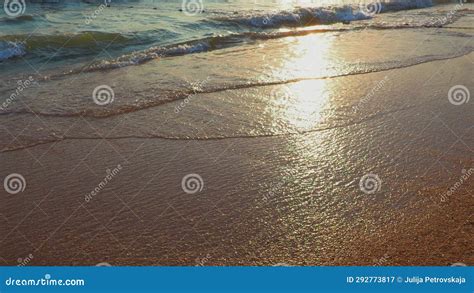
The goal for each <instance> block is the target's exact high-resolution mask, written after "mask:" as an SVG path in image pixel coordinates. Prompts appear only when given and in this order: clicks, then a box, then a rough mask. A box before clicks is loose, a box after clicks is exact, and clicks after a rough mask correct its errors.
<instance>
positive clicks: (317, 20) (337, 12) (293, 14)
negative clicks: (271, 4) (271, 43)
mask: <svg viewBox="0 0 474 293" xmlns="http://www.w3.org/2000/svg"><path fill="white" fill-rule="evenodd" d="M432 5H433V3H432V1H431V0H417V1H414V2H411V1H410V2H390V3H381V2H376V3H368V4H362V5H360V6H350V5H345V6H340V7H306V8H302V7H298V8H296V9H294V10H284V11H274V12H257V13H256V12H237V13H236V12H233V13H231V14H229V15H224V16H221V15H217V16H213V17H211V18H210V19H211V21H219V22H223V23H230V24H237V25H242V26H247V27H252V28H264V29H265V28H281V27H304V26H312V25H318V24H331V23H337V22H343V23H346V22H351V21H357V20H365V19H370V18H372V17H373V16H374V15H375V14H376V13H384V12H389V11H399V10H407V9H415V8H424V7H429V6H432Z"/></svg>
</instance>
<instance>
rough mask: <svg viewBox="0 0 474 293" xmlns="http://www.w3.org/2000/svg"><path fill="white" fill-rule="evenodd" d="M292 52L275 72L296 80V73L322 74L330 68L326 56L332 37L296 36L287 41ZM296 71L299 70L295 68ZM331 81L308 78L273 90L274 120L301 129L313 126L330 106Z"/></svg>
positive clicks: (303, 74)
mask: <svg viewBox="0 0 474 293" xmlns="http://www.w3.org/2000/svg"><path fill="white" fill-rule="evenodd" d="M288 42H289V43H290V45H289V52H292V53H291V54H290V55H289V57H288V58H287V59H285V60H284V61H283V62H282V63H281V66H280V67H279V68H276V69H274V75H275V76H279V77H284V76H285V75H286V78H285V79H293V78H295V76H319V75H321V74H324V73H325V72H326V71H327V68H328V67H329V65H330V64H329V62H330V61H328V60H330V58H328V57H327V56H328V55H329V53H330V50H331V47H332V38H328V37H324V36H322V35H315V36H313V37H306V38H294V39H290V40H289V41H288ZM295 70H296V71H295ZM327 82H328V80H325V79H319V80H308V81H302V82H295V83H289V84H286V85H282V86H280V87H278V88H277V89H276V90H274V91H273V93H272V96H273V100H274V101H272V105H270V107H273V109H274V111H273V112H274V114H275V116H274V117H275V119H278V120H283V121H286V122H287V123H288V124H290V125H292V126H294V127H295V128H296V130H298V131H307V130H310V129H312V128H314V127H315V126H316V125H317V124H318V123H319V122H320V121H321V119H322V111H323V110H324V109H325V108H326V107H328V106H329V105H328V100H329V99H328V97H329V94H330V91H329V90H328V87H327Z"/></svg>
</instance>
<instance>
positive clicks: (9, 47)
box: [0, 41, 26, 62]
mask: <svg viewBox="0 0 474 293" xmlns="http://www.w3.org/2000/svg"><path fill="white" fill-rule="evenodd" d="M25 54H26V50H25V44H23V43H20V42H18V43H16V42H10V41H0V62H1V61H3V60H7V59H10V58H14V57H19V56H23V55H25Z"/></svg>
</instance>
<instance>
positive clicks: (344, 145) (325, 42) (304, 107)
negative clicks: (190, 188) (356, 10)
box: [0, 2, 474, 265]
mask: <svg viewBox="0 0 474 293" xmlns="http://www.w3.org/2000/svg"><path fill="white" fill-rule="evenodd" d="M133 3H134V4H130V3H126V4H125V3H124V4H116V5H115V4H113V5H112V7H111V8H110V9H111V10H109V11H118V10H120V9H122V10H123V13H124V14H125V13H128V14H127V17H126V19H134V20H135V21H128V22H124V23H120V22H118V23H116V22H112V23H110V25H108V26H107V25H106V24H107V22H108V21H109V20H110V19H113V17H116V18H117V20H121V19H123V18H121V17H119V16H118V14H112V13H111V14H110V15H107V18H103V19H101V18H100V17H97V18H96V20H97V21H98V22H101V25H98V24H97V23H95V22H94V25H96V26H97V27H96V28H97V31H95V32H94V33H93V34H92V35H91V34H89V33H85V31H86V30H87V31H89V30H90V28H89V27H86V26H85V25H84V26H79V25H78V24H79V22H81V21H84V17H85V15H89V14H87V13H83V12H82V11H83V6H86V7H89V6H88V5H86V4H75V5H77V6H74V5H72V6H68V5H66V8H64V7H61V8H60V9H53V8H45V11H48V9H51V11H50V12H45V15H49V16H48V17H46V19H49V21H51V23H53V22H52V21H53V20H54V21H55V22H58V23H61V25H59V26H57V28H58V29H60V31H59V33H58V32H56V31H55V29H54V28H53V26H52V25H51V26H48V25H45V26H44V27H41V28H39V29H44V31H43V32H44V34H45V35H46V34H47V35H54V36H55V37H54V38H51V39H49V40H48V41H46V42H45V41H44V39H42V34H39V33H38V34H36V33H35V34H34V36H32V38H31V39H30V42H31V46H32V48H33V50H31V51H26V53H25V54H24V55H23V56H21V57H20V56H18V57H17V58H8V59H7V60H4V62H2V63H0V66H2V72H1V75H2V82H3V84H2V86H1V87H0V96H1V98H2V99H4V101H5V102H7V103H6V104H5V102H4V103H2V104H1V105H2V109H1V111H0V122H1V123H0V125H1V127H0V137H1V139H0V149H1V152H0V158H1V162H2V167H1V168H0V171H1V173H0V176H1V178H4V177H5V176H6V175H8V174H10V173H13V172H15V173H19V174H22V175H23V176H24V177H25V178H26V189H25V191H24V192H23V193H20V194H17V195H11V194H7V193H5V192H4V190H3V189H0V192H1V195H2V196H1V197H0V202H1V204H0V214H1V215H2V217H0V229H1V230H0V231H1V233H0V234H1V235H4V236H3V238H2V239H1V243H0V257H1V258H0V261H2V262H3V263H4V264H6V265H16V264H17V259H18V258H20V257H24V256H26V255H28V254H29V253H32V254H33V255H34V260H33V262H32V263H31V264H37V265H39V264H49V265H52V264H56V265H94V264H97V263H100V262H104V261H105V262H110V263H111V264H112V265H200V264H202V263H203V262H204V265H272V264H277V263H286V264H289V265H450V264H452V263H457V262H463V263H466V264H472V263H474V252H473V250H472V245H471V243H470V240H471V238H472V237H471V235H472V229H473V222H472V206H473V205H472V200H473V198H472V195H471V194H470V193H472V186H473V185H472V181H468V182H466V183H465V184H463V185H462V186H461V187H460V188H459V189H458V190H456V192H455V193H453V195H451V196H449V197H448V198H447V200H444V201H442V200H441V196H442V195H446V191H447V190H448V189H449V188H451V187H452V186H453V185H454V184H456V182H458V181H459V178H460V176H462V174H465V173H466V172H467V171H466V170H470V168H473V167H474V166H473V163H474V161H473V156H472V154H473V153H472V149H473V146H474V141H473V138H474V135H473V134H474V133H473V130H474V128H473V125H474V120H473V119H474V118H473V116H472V110H473V104H472V100H471V103H467V102H466V103H463V104H462V105H458V106H455V105H453V104H452V103H450V102H449V99H448V92H449V90H450V88H452V87H453V86H455V85H464V86H466V87H467V88H469V89H472V88H473V86H474V85H473V80H472V76H473V73H474V72H473V67H472V63H471V60H472V58H473V53H472V50H473V47H472V46H473V45H472V33H473V31H472V29H473V26H472V24H473V14H472V10H471V9H472V4H464V6H463V9H457V8H456V6H455V5H437V6H433V7H429V8H424V9H416V10H403V11H386V12H385V13H381V14H377V15H375V16H374V17H373V18H368V19H365V20H359V21H353V22H351V23H350V24H342V23H330V24H321V25H314V23H310V24H311V25H310V26H305V25H302V26H300V27H295V26H294V23H295V22H294V19H295V18H294V15H291V16H290V17H288V15H287V14H286V12H281V11H282V9H280V8H278V9H275V8H274V7H267V8H265V7H264V8H262V11H264V12H263V13H264V14H265V15H267V14H268V13H267V12H266V11H272V13H273V14H271V15H276V16H273V17H268V15H267V17H265V15H264V16H261V15H260V14H258V13H260V12H251V15H247V13H250V12H242V10H241V9H240V8H239V9H238V13H237V14H235V13H234V11H235V5H241V4H240V2H237V3H231V4H225V5H224V4H222V3H210V4H209V5H210V7H207V6H206V8H205V11H206V12H205V13H203V14H199V15H198V16H197V17H195V18H193V17H191V18H192V20H191V19H189V18H188V17H187V16H186V17H185V16H183V15H182V13H181V14H180V13H179V11H176V9H177V8H178V9H179V5H177V4H176V3H172V2H169V3H168V2H167V3H166V4H159V5H163V7H170V8H169V9H168V11H169V13H168V12H164V11H165V8H163V10H160V9H157V10H153V9H150V6H149V5H151V4H150V3H142V2H133ZM120 5H123V6H124V7H121V6H120ZM130 5H133V6H134V7H137V10H138V11H139V12H136V14H135V13H133V12H131V11H133V10H130V9H131V8H130V9H129V8H125V6H130ZM156 5H158V4H156ZM213 5H214V6H213ZM119 6H120V7H119ZM142 6H143V7H142ZM224 6H225V7H224ZM94 7H96V6H95V5H92V7H90V8H88V9H89V10H88V12H89V13H90V12H91V11H92V9H94ZM160 7H161V6H160ZM76 8H77V9H76ZM112 9H113V10H112ZM213 9H215V10H218V11H219V13H216V12H214V10H213ZM265 9H268V10H265ZM285 9H288V8H285ZM285 9H283V10H285ZM289 9H290V10H292V9H291V8H289ZM274 10H277V11H276V13H274ZM78 11H81V12H80V13H79V12H78ZM104 11H106V10H104ZM227 11H230V14H229V13H228V14H226V12H227ZM297 11H299V12H300V13H301V10H297ZM333 11H335V10H333ZM344 11H345V12H344V13H343V15H344V17H345V16H346V15H347V14H346V10H344ZM450 11H455V14H454V16H453V17H450V18H449V19H444V18H443V17H444V16H446V15H448V14H449V13H450ZM28 13H29V12H28ZM104 13H107V12H104ZM154 13H163V14H166V15H167V16H168V17H169V19H167V20H166V17H164V16H163V17H162V18H159V19H157V18H154V17H152V16H150V17H149V18H147V17H146V15H147V14H151V15H153V14H154ZM63 14H64V15H63ZM137 15H139V16H137ZM223 15H224V17H225V18H226V19H225V20H223V19H222V17H223ZM236 15H237V16H236ZM326 15H327V14H326ZM35 17H36V16H34V18H33V20H28V19H26V20H21V23H18V24H15V25H16V26H17V28H21V27H22V26H25V27H26V26H28V25H32V23H34V22H35V21H37V20H36V18H35ZM38 19H41V17H39V18H38ZM163 19H165V20H163ZM277 19H283V20H282V21H281V22H280V25H278V26H279V27H275V22H276V21H277ZM142 20H143V21H142ZM264 20H266V21H267V22H266V23H265V24H264V27H262V24H263V21H264ZM28 21H29V22H30V23H29V24H28ZM154 21H155V22H154ZM166 21H169V22H170V23H173V25H174V27H173V26H170V25H169V24H166ZM260 21H261V22H260ZM272 21H273V22H272ZM159 22H163V23H159ZM236 22H238V23H239V25H236V24H235V23H236ZM9 23H10V21H9ZM67 23H69V25H68V24H67ZM127 23H128V24H127ZM249 23H250V25H249ZM252 24H255V25H254V26H252ZM2 25H3V26H6V27H8V29H9V30H13V29H12V28H13V27H14V25H11V24H6V23H2ZM77 28H80V31H75V30H76V29H77ZM61 30H62V31H61ZM154 30H157V31H154ZM158 30H159V32H158ZM232 30H233V31H232ZM27 31H28V29H27V28H25V29H24V31H23V32H21V30H20V29H18V30H13V31H10V32H8V34H9V35H13V34H20V35H21V34H26V33H27ZM3 32H4V31H3V30H2V33H3ZM98 32H100V33H98ZM135 32H140V33H138V34H136V35H138V37H136V38H135V37H131V38H128V35H127V34H128V33H131V34H132V35H133V34H135ZM71 33H72V34H73V35H74V37H73V38H72V39H70V38H67V40H68V41H67V44H66V46H65V47H64V50H62V49H61V50H60V51H59V52H58V53H57V54H58V55H57V56H58V57H57V58H56V57H54V56H51V55H50V53H51V51H49V50H53V51H54V50H56V49H55V48H50V47H49V45H48V44H52V45H51V47H54V46H55V45H57V44H59V43H61V42H63V41H65V39H64V36H63V35H64V34H71ZM215 33H219V34H222V35H223V36H222V37H218V36H215V35H213V34H215ZM160 34H163V37H162V38H160V37H156V36H158V35H160ZM147 36H151V37H150V38H148V37H147ZM96 37H97V38H100V39H101V42H99V44H98V45H97V47H92V46H90V44H91V41H90V40H91V38H96ZM48 38H49V37H48ZM111 38H112V39H114V41H110V39H111ZM115 39H116V40H117V42H115ZM53 40H54V41H53ZM191 40H198V41H197V42H194V43H193V44H194V45H195V46H197V48H205V50H197V51H186V50H187V48H190V47H189V45H190V41H191ZM180 42H185V43H186V46H185V47H181V49H176V48H180V47H179V46H178V47H177V46H176V44H178V43H180ZM94 43H95V41H94ZM102 43H105V44H107V45H109V44H110V48H111V50H108V49H107V50H106V51H102V49H103V47H102ZM68 44H69V45H68ZM85 44H86V45H85ZM205 44H213V46H210V47H209V48H206V47H205V46H204V45H205ZM166 46H168V47H166ZM195 46H194V47H193V46H191V47H193V48H196V47H195ZM107 48H109V47H107ZM167 50H168V51H167ZM173 50H174V51H173ZM133 52H134V53H133ZM169 52H172V54H170V53H169ZM42 54H44V55H42ZM167 54H168V55H167ZM121 55H124V57H122V58H120V56H121ZM51 57H52V58H51ZM45 59H51V61H47V62H45ZM30 65H31V66H30ZM32 68H38V72H35V71H34V70H33V69H32ZM29 76H31V82H28V81H29V80H30V79H29ZM19 82H20V83H19ZM103 85H107V86H109V87H110V88H111V89H112V92H113V95H110V93H109V95H108V96H106V98H109V101H108V102H110V103H108V104H106V105H98V104H97V103H96V101H94V99H93V98H94V97H93V92H94V89H95V88H97V87H99V86H103ZM20 89H21V90H20ZM17 91H18V94H16V92H17ZM471 93H472V91H471ZM12 94H15V95H14V96H13V97H12ZM112 96H113V99H112V98H111V97H112ZM118 164H121V165H122V166H123V170H121V171H120V173H119V174H118V175H117V176H116V178H114V179H112V181H110V182H109V183H108V184H107V186H105V187H104V188H103V189H102V190H101V191H100V193H99V194H98V195H96V196H93V197H92V199H90V200H85V197H87V196H88V195H90V192H91V191H92V190H94V189H95V188H96V187H97V186H98V184H100V182H101V180H103V178H104V176H106V175H107V174H109V173H110V170H112V169H114V168H115V167H116V166H117V165H118ZM107 170H108V171H107ZM190 173H197V174H199V175H200V176H201V177H202V179H203V189H202V190H201V191H200V192H199V193H196V194H186V193H185V192H184V191H183V188H182V185H181V181H182V178H183V177H184V176H185V175H187V174H190ZM367 174H376V175H377V176H378V177H379V180H380V182H379V183H378V184H379V185H378V190H376V192H375V193H374V194H366V193H364V192H363V191H362V190H361V187H360V181H361V178H362V177H363V176H364V175H367ZM88 198H90V197H88ZM203 260H204V261H203Z"/></svg>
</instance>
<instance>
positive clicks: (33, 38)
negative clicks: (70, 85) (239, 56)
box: [0, 0, 433, 73]
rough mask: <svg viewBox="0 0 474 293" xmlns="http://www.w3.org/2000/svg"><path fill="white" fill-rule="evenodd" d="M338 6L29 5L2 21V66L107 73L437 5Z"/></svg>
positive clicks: (223, 3)
mask: <svg viewBox="0 0 474 293" xmlns="http://www.w3.org/2000/svg"><path fill="white" fill-rule="evenodd" d="M187 1H188V2H187ZM189 1H190V2H189ZM337 3H339V4H335V3H329V2H324V3H321V2H314V1H312V2H311V3H310V2H298V3H296V2H286V1H280V2H279V1H260V0H255V1H243V0H238V1H197V0H185V1H184V2H183V1H177V0H173V1H149V0H147V1H111V2H105V3H102V2H100V1H93V2H89V3H86V2H79V1H67V2H63V3H50V4H38V3H29V2H26V3H25V4H24V7H23V8H24V11H22V13H21V14H19V15H13V16H12V15H10V16H9V15H7V14H6V13H5V14H3V15H2V16H1V17H0V66H1V67H2V71H3V72H4V73H5V72H18V71H22V70H24V69H25V67H26V68H28V67H32V68H34V70H35V71H37V72H40V71H42V72H43V71H44V70H46V71H47V70H50V69H59V70H60V69H61V68H63V69H64V68H66V67H67V68H68V69H67V70H69V69H70V68H73V69H71V70H80V71H82V70H84V68H87V70H89V69H92V70H94V69H108V68H111V67H121V66H125V65H134V64H138V63H142V62H145V61H148V60H150V59H154V58H159V57H166V56H176V55H185V54H190V53H197V52H202V51H208V50H213V49H220V48H225V47H229V46H238V45H241V44H243V43H246V42H249V41H254V40H255V39H268V38H275V37H279V35H278V34H281V33H282V31H284V33H285V34H286V35H288V34H291V33H296V34H297V30H299V29H303V28H305V27H309V26H317V27H320V28H325V29H329V30H338V29H341V27H342V26H343V28H344V29H347V28H357V25H366V24H363V23H362V22H364V21H370V20H372V19H374V16H375V14H372V13H371V12H372V11H373V10H375V12H380V13H382V14H385V13H386V12H391V11H397V10H402V9H411V8H421V7H429V6H432V3H431V1H429V0H423V1H421V0H420V1H410V2H406V1H404V2H398V3H395V2H392V3H383V4H382V3H377V5H378V6H370V5H369V6H361V5H359V4H350V3H349V2H347V3H344V2H337ZM4 12H6V10H5V11H4ZM377 16H378V15H377ZM409 16H410V15H408V17H409ZM415 17H416V18H415V19H416V22H415V23H410V25H415V26H422V25H427V21H428V22H430V23H428V24H432V23H431V22H433V19H432V18H429V19H426V16H425V17H424V18H423V15H422V14H420V15H418V16H416V14H415ZM413 19H414V18H412V20H413ZM420 19H421V22H420ZM409 21H411V20H409ZM406 22H407V21H406V20H403V19H402V20H401V22H400V19H398V18H397V19H393V20H391V21H389V22H381V23H377V24H375V25H377V26H381V27H383V26H386V27H393V26H395V27H396V26H399V25H402V26H403V25H404V26H406V25H407V23H406ZM343 24H344V25H343ZM338 25H339V27H338ZM288 30H290V32H288ZM275 34H276V35H275ZM25 61H26V62H25ZM28 69H31V68H28ZM64 70H65V69H64ZM67 70H65V71H67Z"/></svg>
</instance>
